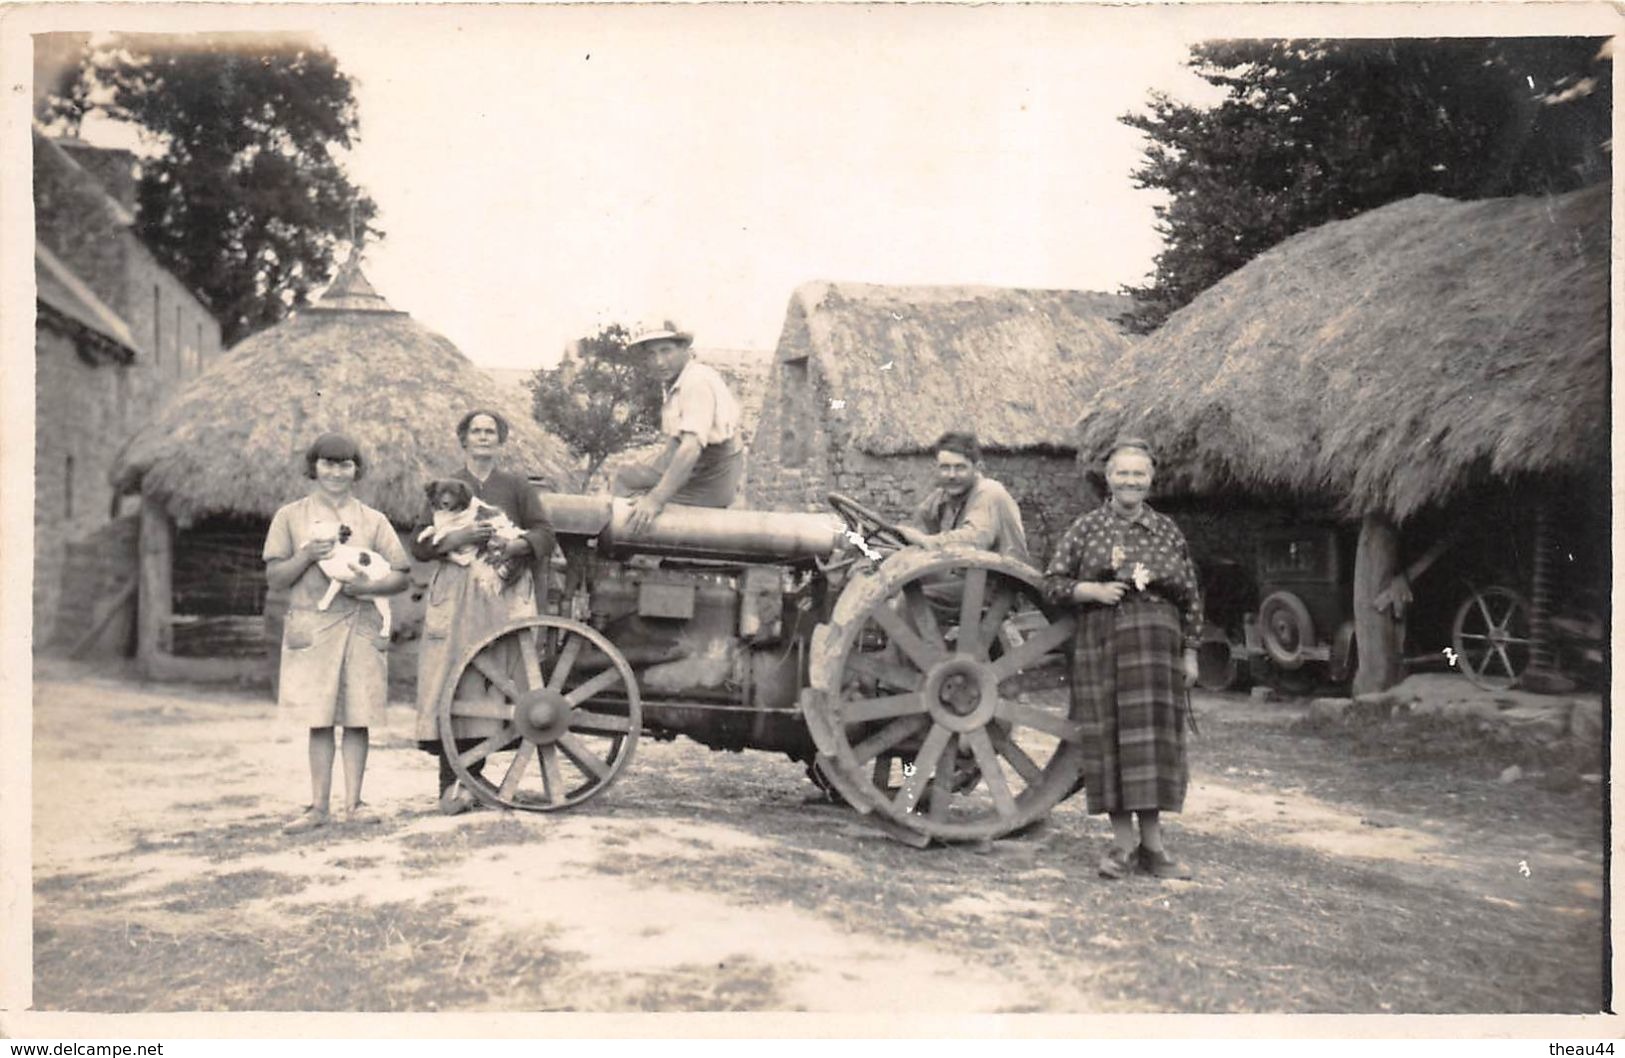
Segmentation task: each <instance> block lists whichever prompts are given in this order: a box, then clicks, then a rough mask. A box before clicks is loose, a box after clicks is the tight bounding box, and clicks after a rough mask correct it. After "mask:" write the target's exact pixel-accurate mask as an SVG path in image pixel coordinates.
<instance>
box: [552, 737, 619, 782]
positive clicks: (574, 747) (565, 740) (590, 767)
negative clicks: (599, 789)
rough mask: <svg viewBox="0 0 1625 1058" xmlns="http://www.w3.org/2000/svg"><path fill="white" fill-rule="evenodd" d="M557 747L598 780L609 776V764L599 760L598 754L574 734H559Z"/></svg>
mask: <svg viewBox="0 0 1625 1058" xmlns="http://www.w3.org/2000/svg"><path fill="white" fill-rule="evenodd" d="M559 749H561V750H563V751H564V755H565V756H566V757H569V758H570V760H571V761H573V762H574V763H575V766H576V767H578V768H580V769H581V770H582V771H583V772H585V773H586V774H588V775H591V776H592V777H593V778H595V779H597V780H598V781H599V782H603V781H604V780H605V779H607V778H609V765H608V764H605V763H604V762H603V761H601V760H599V759H598V755H597V754H595V753H594V752H593V751H592V750H591V749H589V748H587V746H586V744H585V743H583V742H582V741H581V740H580V739H579V738H576V737H575V736H574V735H571V734H568V733H566V734H563V735H560V736H559Z"/></svg>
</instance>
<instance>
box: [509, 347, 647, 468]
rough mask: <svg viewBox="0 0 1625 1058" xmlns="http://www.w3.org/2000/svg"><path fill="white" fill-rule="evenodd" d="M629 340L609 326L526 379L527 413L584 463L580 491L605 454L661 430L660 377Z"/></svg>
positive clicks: (605, 458)
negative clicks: (555, 364) (629, 346)
mask: <svg viewBox="0 0 1625 1058" xmlns="http://www.w3.org/2000/svg"><path fill="white" fill-rule="evenodd" d="M631 337H632V335H631V333H630V332H628V331H627V329H626V328H625V327H622V326H621V325H620V324H618V323H612V324H610V325H609V326H608V327H605V328H604V329H603V330H601V331H599V332H598V333H597V334H596V335H594V336H593V337H591V338H584V339H582V340H581V342H579V343H578V344H577V347H576V349H575V351H573V352H566V353H565V354H564V358H563V359H562V360H560V361H559V366H558V367H555V368H552V369H548V368H541V369H540V370H538V371H537V372H536V374H535V375H534V376H532V378H531V380H530V392H531V401H532V403H531V414H532V415H533V416H534V417H535V419H536V421H537V422H539V423H541V424H542V425H543V426H546V427H547V428H548V429H549V430H552V431H553V432H554V433H555V434H557V435H558V436H559V437H561V438H563V440H564V442H565V443H566V444H568V445H569V446H570V447H571V448H572V449H573V450H574V451H575V453H576V454H577V455H578V456H580V457H583V458H584V459H586V461H587V462H586V468H585V469H584V470H583V472H582V475H581V487H582V488H583V489H585V488H587V487H588V483H589V482H591V481H592V479H593V475H595V474H597V473H598V470H599V468H600V467H602V466H603V465H604V461H605V460H607V459H608V458H609V457H610V456H612V455H614V454H615V453H616V452H620V451H624V450H625V449H627V448H631V447H632V446H634V445H635V444H638V443H640V442H641V441H642V440H643V439H644V438H646V437H649V436H650V435H652V434H653V433H654V432H656V431H657V430H659V428H660V378H659V376H658V375H657V374H656V373H655V372H654V371H653V370H651V369H650V367H649V365H648V364H647V362H646V361H645V359H644V358H643V357H642V356H639V355H634V354H632V353H629V352H628V351H627V348H626V343H627V341H628V340H629V339H630V338H631Z"/></svg>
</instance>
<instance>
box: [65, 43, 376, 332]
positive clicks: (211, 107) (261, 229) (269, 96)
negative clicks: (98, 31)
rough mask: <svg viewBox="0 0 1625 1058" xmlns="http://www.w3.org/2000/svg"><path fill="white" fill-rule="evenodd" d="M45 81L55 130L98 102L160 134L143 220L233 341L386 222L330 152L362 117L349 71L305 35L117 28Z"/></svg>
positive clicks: (155, 247) (146, 233)
mask: <svg viewBox="0 0 1625 1058" xmlns="http://www.w3.org/2000/svg"><path fill="white" fill-rule="evenodd" d="M70 51H71V49H70ZM46 92H47V96H48V98H47V99H46V100H45V102H44V105H43V107H42V113H43V116H44V117H45V118H46V119H47V120H48V121H49V122H52V123H54V124H55V125H56V127H58V128H59V129H62V130H66V131H69V132H73V131H76V130H77V128H78V127H79V123H80V121H81V120H82V119H83V118H84V117H85V116H86V115H87V114H89V113H93V112H99V113H101V114H103V115H105V116H106V117H108V118H111V119H113V120H117V121H124V122H130V123H133V124H135V125H137V126H139V127H140V129H141V131H142V135H143V138H144V139H146V140H148V141H150V142H151V143H152V144H153V145H154V147H155V148H156V151H157V153H156V155H155V156H154V157H152V158H149V159H147V160H145V161H144V162H143V164H142V168H141V182H140V185H139V186H138V188H137V192H136V194H137V204H138V216H137V225H138V230H139V232H140V235H141V237H142V239H143V240H144V241H145V242H146V244H147V245H148V246H149V247H150V248H151V249H152V251H153V253H154V254H155V255H156V256H157V257H158V259H159V260H160V261H162V262H163V264H164V265H165V267H167V268H168V269H170V271H172V272H174V273H175V274H176V275H177V276H178V277H179V278H180V279H181V280H182V281H184V282H185V283H186V284H187V285H188V286H190V287H191V288H192V289H193V290H194V291H196V292H197V293H198V294H200V295H202V297H203V298H204V299H205V300H206V301H207V302H208V304H209V306H210V308H211V309H212V310H213V312H214V314H215V316H216V317H217V318H218V319H219V320H220V324H221V329H222V332H223V337H224V339H225V341H226V342H227V344H231V343H233V342H236V341H237V340H238V339H240V338H243V337H244V336H246V335H248V334H251V333H253V332H254V331H256V330H259V329H261V328H263V327H266V326H268V325H270V324H272V323H275V322H276V321H277V320H279V319H281V318H282V317H283V316H284V315H286V314H287V312H288V311H289V310H290V309H291V308H293V307H295V306H297V305H301V304H304V303H305V301H306V300H307V297H308V295H309V292H310V291H311V290H312V289H313V288H314V287H316V286H318V285H320V284H322V283H323V282H325V281H326V279H327V277H328V276H330V275H331V274H332V271H333V265H334V253H335V248H336V246H337V244H338V243H339V242H340V241H341V240H349V241H352V242H353V241H355V240H357V239H360V238H364V237H365V236H366V235H367V234H368V233H369V232H370V233H372V234H378V233H377V232H376V230H375V229H372V228H371V227H370V222H371V220H372V218H373V217H374V216H375V215H376V213H377V207H376V206H375V205H374V203H373V202H372V200H371V199H370V198H368V197H367V195H366V194H365V193H363V192H362V191H361V190H360V189H358V188H356V187H355V186H354V185H352V184H351V183H350V180H349V178H348V177H347V176H346V175H345V173H344V170H343V168H342V167H341V166H340V165H339V163H338V161H337V160H336V159H335V158H334V157H333V154H332V150H333V148H335V147H343V148H347V147H349V146H350V144H351V142H352V141H353V140H354V139H355V137H356V135H357V133H358V129H359V123H358V118H357V114H356V103H355V98H354V96H353V94H352V92H351V84H350V80H349V78H348V77H347V76H345V74H344V73H343V72H341V71H340V70H339V67H338V63H337V61H336V60H335V59H334V58H333V56H332V55H330V54H329V53H328V52H327V50H326V49H325V48H324V47H322V46H321V45H320V44H319V43H317V42H316V41H314V40H312V39H310V38H308V37H305V36H299V35H266V34H259V33H256V34H210V35H201V34H186V35H171V34H163V35H160V34H115V35H112V36H110V37H108V38H97V39H93V40H91V41H90V45H89V47H88V48H85V49H84V50H83V51H81V52H80V58H79V62H78V64H77V73H76V75H75V74H74V73H73V72H72V71H70V72H69V73H68V76H66V77H61V78H58V79H56V83H55V84H53V85H48V86H46Z"/></svg>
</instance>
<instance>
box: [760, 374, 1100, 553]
mask: <svg viewBox="0 0 1625 1058" xmlns="http://www.w3.org/2000/svg"><path fill="white" fill-rule="evenodd" d="M806 364H807V361H806V360H798V361H789V362H785V361H780V362H779V363H776V364H775V365H774V367H773V371H772V373H771V375H770V377H769V381H768V390H767V397H766V400H765V401H764V402H763V406H762V414H761V419H760V420H759V422H758V425H757V428H756V437H755V441H754V444H753V445H752V448H751V453H750V466H749V471H748V477H747V484H746V502H747V504H748V505H749V506H750V507H753V508H760V509H764V510H793V511H804V510H827V509H828V504H827V502H826V501H825V496H826V495H827V494H828V493H830V492H842V493H845V494H847V495H848V496H851V497H852V498H853V499H855V500H857V501H858V502H859V503H861V504H863V505H864V506H866V507H870V508H872V509H874V510H875V511H876V512H878V513H879V514H881V515H883V516H885V517H888V518H892V519H894V520H898V521H902V520H904V519H906V518H907V517H908V515H909V514H910V512H912V511H913V509H914V507H915V506H916V505H917V504H918V503H919V502H920V501H921V500H922V499H924V497H925V494H926V493H927V492H929V491H930V490H931V489H932V488H934V487H935V486H936V471H935V457H934V456H933V455H932V454H931V453H929V452H919V453H910V454H908V455H895V456H875V455H871V454H869V453H867V452H863V451H861V450H859V449H858V448H857V447H856V445H854V444H853V442H852V436H853V432H854V431H853V429H852V426H851V423H850V420H849V419H848V413H849V410H850V409H847V408H846V407H845V406H844V405H841V404H840V403H839V398H837V397H835V396H834V395H833V394H831V393H830V392H829V391H828V389H827V386H826V384H825V382H824V379H823V378H822V377H821V376H819V375H817V374H816V373H815V372H808V371H807V369H806V366H805V365H806ZM982 468H983V471H984V473H986V474H988V475H989V476H990V477H993V478H995V479H997V480H998V481H1000V482H1001V483H1003V484H1004V486H1005V487H1006V488H1007V489H1009V490H1010V494H1011V495H1012V496H1014V497H1015V499H1016V503H1017V504H1018V505H1019V506H1020V507H1021V517H1022V523H1023V525H1024V526H1025V527H1026V530H1027V543H1028V546H1029V548H1030V549H1031V551H1032V553H1033V555H1034V557H1035V559H1037V560H1038V561H1042V560H1043V558H1044V557H1045V556H1047V555H1048V554H1049V549H1050V547H1051V546H1052V544H1053V543H1054V541H1055V540H1056V539H1057V538H1058V537H1059V536H1060V534H1061V533H1062V532H1063V531H1064V530H1065V529H1066V527H1067V525H1068V524H1069V523H1070V522H1071V520H1072V519H1073V518H1074V517H1076V516H1077V515H1078V514H1080V513H1082V512H1083V511H1084V510H1085V509H1086V508H1087V507H1090V506H1093V505H1094V504H1096V503H1098V502H1099V493H1098V492H1097V491H1096V490H1095V487H1094V486H1093V485H1092V484H1091V483H1089V482H1088V481H1087V480H1086V479H1085V476H1084V474H1083V473H1082V471H1081V469H1080V467H1079V465H1078V462H1077V460H1076V459H1075V458H1074V457H1073V456H1072V454H1071V453H1070V452H1040V451H1022V452H1013V453H1005V452H988V453H986V454H985V455H984V456H983V460H982Z"/></svg>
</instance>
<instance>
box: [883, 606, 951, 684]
mask: <svg viewBox="0 0 1625 1058" xmlns="http://www.w3.org/2000/svg"><path fill="white" fill-rule="evenodd" d="M872 616H873V617H874V619H875V622H876V623H877V624H879V625H880V627H881V628H884V629H885V630H886V635H888V636H890V637H891V641H892V642H893V643H895V644H896V645H897V649H899V650H901V651H902V652H903V653H904V654H905V655H907V656H908V659H909V660H910V661H912V662H914V665H915V667H916V668H918V669H919V670H920V671H921V672H924V671H925V670H926V669H929V668H930V667H931V666H933V665H935V664H936V663H937V662H939V661H941V660H942V658H943V655H944V654H945V653H946V651H944V650H943V649H942V648H940V647H932V646H930V645H929V644H928V643H926V641H925V640H923V639H921V638H920V637H919V636H918V635H917V634H915V632H914V629H912V628H910V627H909V626H908V622H907V621H905V620H903V617H902V615H901V614H899V613H898V612H897V611H896V610H893V609H892V608H891V607H890V606H887V605H885V604H884V603H882V604H881V605H879V606H876V607H875V608H874V610H873V611H872Z"/></svg>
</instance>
